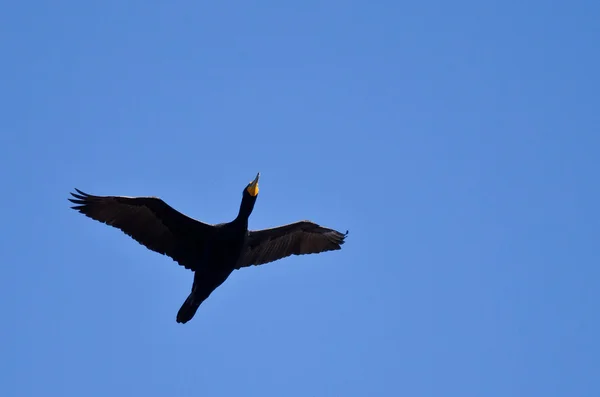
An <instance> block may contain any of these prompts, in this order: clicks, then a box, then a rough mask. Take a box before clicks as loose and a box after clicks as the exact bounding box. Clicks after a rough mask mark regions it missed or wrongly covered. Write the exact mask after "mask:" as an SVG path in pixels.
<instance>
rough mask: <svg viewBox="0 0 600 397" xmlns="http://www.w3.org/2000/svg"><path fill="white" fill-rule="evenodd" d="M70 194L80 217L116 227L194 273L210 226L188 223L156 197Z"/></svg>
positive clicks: (188, 221) (195, 221) (191, 221)
mask: <svg viewBox="0 0 600 397" xmlns="http://www.w3.org/2000/svg"><path fill="white" fill-rule="evenodd" d="M75 190H76V191H77V193H78V194H75V193H71V195H72V196H73V197H74V199H71V198H70V199H69V201H71V202H72V203H74V204H76V205H75V206H73V207H71V208H73V209H74V210H77V211H79V212H80V213H82V214H84V215H86V216H88V217H89V218H92V219H94V220H97V221H99V222H102V223H105V224H107V225H110V226H113V227H116V228H118V229H120V230H121V231H123V232H124V233H125V234H127V235H128V236H130V237H132V238H133V239H134V240H136V241H137V242H139V243H140V244H142V245H144V246H145V247H147V248H148V249H150V250H152V251H155V252H158V253H160V254H164V255H167V256H169V257H171V258H172V259H173V260H175V261H177V262H178V263H179V264H180V265H182V266H183V267H185V268H186V269H190V270H195V268H196V266H198V260H199V258H200V257H201V254H202V249H203V247H202V245H203V244H202V243H203V242H205V241H206V236H207V235H208V234H209V233H210V231H211V229H212V226H211V225H209V224H206V223H203V222H200V221H197V220H195V219H192V218H190V217H188V216H186V215H184V214H182V213H180V212H179V211H177V210H175V209H174V208H172V207H171V206H169V205H168V204H167V203H165V202H164V201H163V200H161V199H159V198H157V197H124V196H94V195H91V194H87V193H84V192H82V191H81V190H79V189H75Z"/></svg>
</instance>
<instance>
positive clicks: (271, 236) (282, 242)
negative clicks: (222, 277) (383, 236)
mask: <svg viewBox="0 0 600 397" xmlns="http://www.w3.org/2000/svg"><path fill="white" fill-rule="evenodd" d="M347 235H348V232H347V231H346V233H345V234H342V233H340V232H338V231H337V230H333V229H328V228H326V227H323V226H320V225H317V224H316V223H313V222H310V221H300V222H296V223H291V224H289V225H284V226H279V227H275V228H271V229H263V230H256V231H249V232H248V243H247V248H246V251H245V252H244V254H243V256H242V257H241V258H240V261H239V262H238V265H237V268H238V269H239V268H241V267H246V266H252V265H262V264H264V263H269V262H273V261H276V260H279V259H282V258H285V257H288V256H290V255H305V254H317V253H320V252H326V251H334V250H339V249H341V246H342V244H344V240H345V238H346V236H347Z"/></svg>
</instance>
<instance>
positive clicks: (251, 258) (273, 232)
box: [69, 173, 348, 324]
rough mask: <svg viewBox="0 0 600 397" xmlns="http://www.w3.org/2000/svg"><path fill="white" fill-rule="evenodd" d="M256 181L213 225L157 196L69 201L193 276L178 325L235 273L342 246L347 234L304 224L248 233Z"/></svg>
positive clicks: (76, 196)
mask: <svg viewBox="0 0 600 397" xmlns="http://www.w3.org/2000/svg"><path fill="white" fill-rule="evenodd" d="M259 178H260V173H258V174H257V175H256V178H255V179H254V180H253V181H252V182H250V183H249V184H248V185H247V186H246V187H245V188H244V191H243V193H242V201H241V204H240V209H239V212H238V215H237V217H236V218H235V219H234V220H232V221H231V222H228V223H220V224H214V225H212V224H208V223H204V222H201V221H198V220H196V219H193V218H191V217H188V216H186V215H184V214H182V213H181V212H179V211H177V210H175V209H174V208H172V207H171V206H169V205H168V204H167V203H166V202H164V201H163V200H162V199H160V198H158V197H127V196H94V195H91V194H87V193H84V192H82V191H81V190H79V189H75V190H76V191H77V193H71V195H72V196H73V197H74V198H69V201H71V202H72V203H74V204H75V206H72V207H71V208H73V209H74V210H77V211H79V212H80V213H82V214H84V215H86V216H87V217H89V218H91V219H94V220H96V221H99V222H102V223H105V224H107V225H110V226H113V227H116V228H118V229H120V230H121V231H122V232H124V233H125V234H127V235H128V236H130V237H131V238H133V239H134V240H136V241H137V242H138V243H140V244H142V245H144V246H145V247H146V248H148V249H150V250H152V251H155V252H158V253H160V254H163V255H167V256H169V257H171V258H172V259H173V260H174V261H175V262H177V263H178V264H179V265H181V266H183V267H185V268H186V269H189V270H191V271H192V272H193V274H194V281H193V284H192V290H191V292H190V294H189V296H188V297H187V299H186V300H185V302H184V303H183V305H182V306H181V308H180V309H179V312H178V313H177V322H178V323H183V324H185V323H187V322H188V321H190V320H191V319H192V318H193V317H194V315H195V314H196V311H197V310H198V308H199V307H200V305H201V304H202V302H204V301H205V300H206V299H207V298H208V297H209V295H210V294H211V293H212V292H213V291H214V290H215V289H217V288H218V287H219V286H220V285H221V284H223V282H225V280H227V278H228V277H229V275H230V274H231V273H232V272H233V271H234V270H237V269H241V268H243V267H249V266H253V265H254V266H256V265H262V264H265V263H269V262H273V261H277V260H279V259H282V258H285V257H288V256H290V255H304V254H317V253H321V252H326V251H334V250H339V249H341V246H342V244H344V241H345V238H346V236H347V235H348V231H346V233H340V232H338V231H337V230H333V229H329V228H326V227H323V226H320V225H318V224H316V223H313V222H310V221H306V220H305V221H299V222H295V223H290V224H288V225H283V226H279V227H274V228H271V229H263V230H248V218H249V217H250V214H251V213H252V210H253V209H254V204H255V203H256V199H257V197H258V179H259Z"/></svg>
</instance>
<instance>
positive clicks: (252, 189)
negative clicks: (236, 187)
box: [244, 172, 260, 198]
mask: <svg viewBox="0 0 600 397" xmlns="http://www.w3.org/2000/svg"><path fill="white" fill-rule="evenodd" d="M258 178H260V172H259V173H258V174H256V178H254V180H253V181H252V182H250V183H249V184H248V186H246V189H244V194H249V195H250V197H254V198H256V197H257V196H258Z"/></svg>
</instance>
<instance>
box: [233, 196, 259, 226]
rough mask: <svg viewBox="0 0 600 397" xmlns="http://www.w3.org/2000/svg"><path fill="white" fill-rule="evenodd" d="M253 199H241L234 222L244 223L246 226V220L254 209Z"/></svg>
mask: <svg viewBox="0 0 600 397" xmlns="http://www.w3.org/2000/svg"><path fill="white" fill-rule="evenodd" d="M254 201H255V200H254V199H252V198H249V197H246V196H244V198H243V199H242V203H241V204H240V211H239V212H238V215H237V217H236V218H235V221H236V222H241V223H244V224H245V225H248V218H249V217H250V214H252V210H253V209H254Z"/></svg>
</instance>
